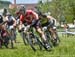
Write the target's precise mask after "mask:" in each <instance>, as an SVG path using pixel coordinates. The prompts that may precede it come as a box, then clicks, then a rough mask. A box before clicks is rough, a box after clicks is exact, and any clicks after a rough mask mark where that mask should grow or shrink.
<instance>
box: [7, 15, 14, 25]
mask: <svg viewBox="0 0 75 57" xmlns="http://www.w3.org/2000/svg"><path fill="white" fill-rule="evenodd" d="M6 21H7V24H8V26H11V25H13V24H14V17H13V16H7V17H6Z"/></svg>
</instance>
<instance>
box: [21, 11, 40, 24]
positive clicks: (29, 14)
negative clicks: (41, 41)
mask: <svg viewBox="0 0 75 57" xmlns="http://www.w3.org/2000/svg"><path fill="white" fill-rule="evenodd" d="M38 19H39V18H38V14H36V13H35V12H34V11H32V10H26V13H25V15H22V14H21V15H20V21H22V23H23V22H26V23H27V24H31V23H32V21H33V20H38Z"/></svg>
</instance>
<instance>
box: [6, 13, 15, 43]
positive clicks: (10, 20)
mask: <svg viewBox="0 0 75 57" xmlns="http://www.w3.org/2000/svg"><path fill="white" fill-rule="evenodd" d="M5 19H6V27H7V31H8V33H9V37H10V40H11V41H12V43H14V42H16V37H15V36H16V20H15V18H14V17H13V16H12V15H11V14H10V13H7V16H6V18H5ZM12 30H13V33H12V32H11V31H12ZM13 34H14V36H12V35H13Z"/></svg>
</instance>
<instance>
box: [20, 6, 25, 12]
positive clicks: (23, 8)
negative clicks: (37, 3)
mask: <svg viewBox="0 0 75 57" xmlns="http://www.w3.org/2000/svg"><path fill="white" fill-rule="evenodd" d="M20 11H23V12H24V13H25V12H26V7H25V6H24V5H21V6H20Z"/></svg>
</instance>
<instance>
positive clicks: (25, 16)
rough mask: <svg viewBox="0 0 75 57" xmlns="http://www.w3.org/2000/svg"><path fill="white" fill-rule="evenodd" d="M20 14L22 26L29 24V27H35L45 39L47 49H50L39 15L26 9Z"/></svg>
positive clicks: (21, 10) (23, 8) (22, 9)
mask: <svg viewBox="0 0 75 57" xmlns="http://www.w3.org/2000/svg"><path fill="white" fill-rule="evenodd" d="M20 13H21V15H20V25H22V24H24V23H27V24H28V25H31V26H33V27H34V28H35V29H36V31H37V32H38V33H39V34H40V36H41V38H42V39H43V43H44V45H45V47H46V48H47V47H49V45H48V44H47V41H46V37H45V35H44V32H43V31H42V30H41V26H40V21H39V17H38V14H37V13H36V12H34V11H32V10H26V8H25V7H22V8H21V9H20Z"/></svg>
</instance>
